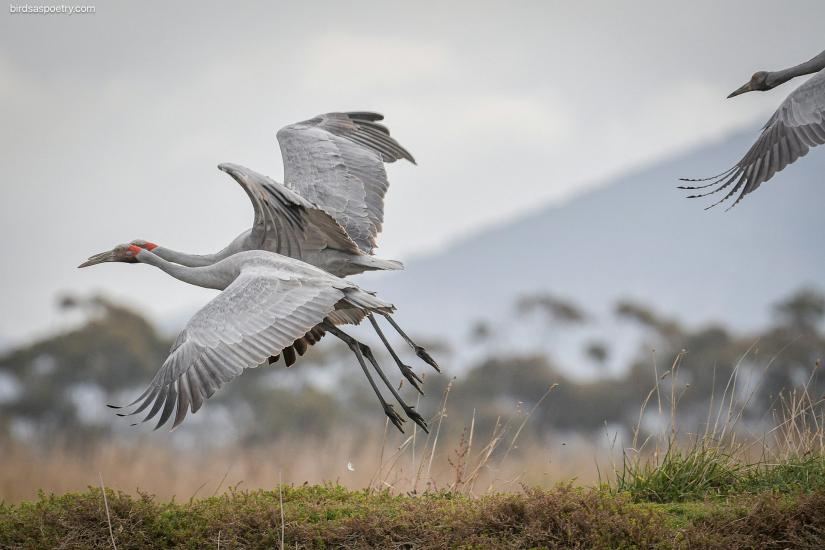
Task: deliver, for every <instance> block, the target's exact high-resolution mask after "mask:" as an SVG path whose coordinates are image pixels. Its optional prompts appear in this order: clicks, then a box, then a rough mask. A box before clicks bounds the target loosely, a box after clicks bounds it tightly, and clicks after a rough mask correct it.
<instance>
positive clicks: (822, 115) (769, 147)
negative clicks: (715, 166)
mask: <svg viewBox="0 0 825 550" xmlns="http://www.w3.org/2000/svg"><path fill="white" fill-rule="evenodd" d="M812 73H816V74H814V76H812V77H811V78H809V79H808V80H807V81H805V82H804V83H803V84H802V85H800V86H799V87H798V88H796V89H795V90H794V91H792V92H791V93H790V95H788V97H787V98H785V101H783V102H782V104H781V105H780V106H779V109H777V110H776V112H775V113H774V114H773V116H771V118H770V119H769V120H768V122H767V123H766V124H765V126H764V127H763V128H762V134H761V135H760V136H759V139H757V140H756V143H754V144H753V146H752V147H751V148H750V150H748V152H747V153H745V156H744V157H742V159H741V160H740V161H739V162H738V163H736V165H735V166H733V167H732V168H730V169H729V170H726V171H725V172H722V173H721V174H718V175H716V176H713V177H711V178H703V179H682V181H687V182H708V183H703V184H702V185H692V186H680V189H691V190H697V189H708V188H711V189H710V190H708V191H706V192H701V193H699V194H695V195H691V196H690V197H689V198H698V197H706V196H708V195H712V194H714V193H718V192H720V191H723V190H725V189H728V188H730V190H729V191H728V192H727V193H726V194H725V195H724V196H723V197H722V198H721V199H720V200H719V201H718V202H715V203H713V204H711V205H710V206H708V207H707V208H711V207H713V206H716V205H717V204H719V203H722V202H725V201H726V200H728V199H730V198H731V197H733V196H734V195H736V193H739V196H738V197H737V198H736V200H735V201H734V202H733V204H732V205H731V206H730V208H733V207H734V206H736V205H737V204H738V203H739V201H741V200H742V199H743V198H744V197H745V195H747V194H748V193H751V192H753V191H754V190H756V189H757V188H758V187H759V186H760V185H761V184H762V183H764V182H766V181H768V180H769V179H771V178H772V177H773V176H774V174H776V173H777V172H779V171H780V170H782V169H784V168H785V167H786V166H787V165H789V164H791V163H793V162H795V161H796V160H797V159H799V158H800V157H803V156H805V155H806V154H808V151H809V150H810V149H811V148H812V147H816V146H817V145H822V144H823V143H825V51H823V52H822V53H820V54H819V55H817V56H816V57H814V58H813V59H810V60H809V61H806V62H805V63H801V64H799V65H796V66H794V67H791V68H789V69H784V70H781V71H758V72H756V73H754V75H753V76H752V77H751V79H750V80H749V81H748V82H747V83H745V84H744V85H743V86H742V87H740V88H739V89H737V90H736V91H734V92H733V93H731V94H730V95H729V96H728V98H731V97H735V96H738V95H740V94H744V93H745V92H752V91H766V90H771V89H773V88H776V87H777V86H779V85H780V84H783V83H785V82H787V81H788V80H791V79H792V78H796V77H798V76H802V75H806V74H812Z"/></svg>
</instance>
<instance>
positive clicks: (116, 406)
mask: <svg viewBox="0 0 825 550" xmlns="http://www.w3.org/2000/svg"><path fill="white" fill-rule="evenodd" d="M106 406H107V407H109V408H110V409H122V408H123V407H122V406H121V405H112V404H111V403H106Z"/></svg>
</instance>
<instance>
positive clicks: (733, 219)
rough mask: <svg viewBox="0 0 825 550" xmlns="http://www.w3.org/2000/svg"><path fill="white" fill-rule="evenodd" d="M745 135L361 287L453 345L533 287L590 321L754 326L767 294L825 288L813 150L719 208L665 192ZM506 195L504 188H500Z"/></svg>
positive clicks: (822, 186)
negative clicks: (612, 314) (590, 315)
mask: <svg viewBox="0 0 825 550" xmlns="http://www.w3.org/2000/svg"><path fill="white" fill-rule="evenodd" d="M757 134H758V130H756V129H752V130H750V131H746V132H742V133H740V134H737V135H736V136H733V137H731V138H730V139H727V140H723V141H721V142H714V143H709V144H708V145H707V146H704V147H702V148H700V149H697V150H694V151H692V152H689V153H687V154H683V155H679V156H676V157H674V158H670V159H668V160H665V161H662V162H659V163H657V164H655V165H652V166H650V167H649V168H645V169H642V170H638V171H635V172H633V173H629V174H627V175H624V176H622V177H617V178H615V179H613V180H610V181H606V182H605V183H604V185H602V186H600V187H599V188H597V189H595V190H592V191H589V192H587V193H584V194H582V195H580V196H577V197H575V198H573V199H571V200H569V201H567V202H565V203H563V204H558V205H552V206H547V207H545V208H542V209H540V210H538V211H536V212H534V213H532V214H529V215H526V216H524V217H522V218H520V219H517V220H515V221H512V222H510V223H506V224H503V225H500V226H498V227H494V228H490V229H488V230H485V231H482V232H480V233H478V234H476V235H474V236H472V237H470V238H467V239H464V240H461V241H459V242H456V243H454V244H453V245H452V246H449V247H448V249H446V250H444V251H443V252H440V253H437V254H434V255H431V256H426V257H421V258H418V259H413V260H412V261H408V262H407V269H406V271H404V272H400V273H390V274H378V275H368V276H365V278H364V279H362V281H363V282H364V284H365V286H367V287H368V288H371V289H375V290H377V291H379V292H380V293H381V294H382V296H383V297H384V298H386V299H389V300H391V301H393V302H394V303H396V304H398V305H399V306H401V307H400V312H399V319H403V322H404V323H405V325H406V326H408V327H410V329H411V331H413V332H415V333H417V334H422V335H437V336H441V337H446V338H448V339H450V340H455V339H456V338H459V337H465V336H466V335H467V332H468V330H469V327H470V325H471V323H472V322H473V321H474V320H476V319H481V318H486V319H493V320H495V319H496V318H497V317H501V316H503V315H504V314H508V315H509V314H511V312H512V304H513V301H514V300H515V299H516V297H518V296H519V295H522V294H524V293H527V292H533V291H536V290H546V291H548V292H551V293H553V294H555V295H558V296H561V297H564V298H567V299H570V300H572V301H574V302H576V303H579V304H580V305H582V306H583V307H584V308H586V309H588V310H590V311H592V312H594V313H596V314H607V313H608V312H609V311H610V308H612V306H613V304H614V303H615V301H616V300H617V299H620V298H633V299H637V300H639V301H641V302H643V303H645V304H648V305H650V306H651V307H653V308H654V309H655V310H657V311H660V312H662V313H665V314H668V315H673V316H676V317H677V318H678V319H679V320H681V321H683V322H687V323H690V324H699V323H706V322H710V321H722V322H724V323H726V324H728V325H730V326H732V327H734V328H738V329H751V328H757V327H761V326H763V325H764V324H765V322H766V321H767V320H768V318H769V317H768V316H769V315H770V310H769V305H770V304H772V303H774V302H776V301H777V300H778V299H779V298H781V297H784V296H786V295H788V294H789V293H790V292H792V291H793V290H796V289H798V288H799V287H800V286H803V285H813V286H818V287H819V288H825V246H823V237H825V182H823V181H822V180H823V175H825V150H814V151H812V152H811V153H810V154H809V155H808V156H807V157H806V158H804V159H802V160H801V161H800V162H798V163H797V164H795V165H793V166H791V167H789V168H787V169H786V170H785V171H783V172H781V173H779V174H778V175H777V176H775V177H774V179H773V180H771V181H770V182H768V183H767V184H764V185H763V186H762V188H760V189H759V190H758V191H757V192H755V193H753V194H751V195H749V196H748V198H747V199H746V200H745V201H743V202H742V203H740V204H739V205H738V206H737V207H736V208H734V209H733V210H731V211H729V212H725V211H724V206H722V207H721V208H720V207H716V208H714V209H712V210H710V211H707V212H705V211H703V207H704V206H706V205H707V204H709V201H708V200H707V199H702V200H699V199H696V200H687V199H684V198H683V196H684V195H685V194H686V193H684V192H682V191H680V190H677V189H675V187H676V185H678V181H677V178H678V177H680V176H689V177H690V176H692V177H700V176H706V175H709V174H714V173H718V172H721V171H722V170H723V169H725V168H728V167H729V166H731V165H732V164H733V163H734V162H736V161H737V160H738V159H739V158H740V157H741V156H742V154H743V153H744V152H745V151H746V150H747V148H748V147H749V146H750V145H751V143H752V142H753V140H754V139H755V138H756V136H757ZM593 155H594V156H595V157H597V156H598V151H594V152H593ZM517 187H518V186H517V182H511V186H510V187H509V188H507V189H502V190H501V191H502V192H512V191H513V190H514V189H517ZM466 207H467V208H471V207H472V206H471V205H470V204H468V205H466ZM431 223H438V220H432V221H431Z"/></svg>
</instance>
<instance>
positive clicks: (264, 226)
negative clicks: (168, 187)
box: [136, 112, 415, 277]
mask: <svg viewBox="0 0 825 550" xmlns="http://www.w3.org/2000/svg"><path fill="white" fill-rule="evenodd" d="M383 118H384V117H383V116H382V115H380V114H377V113H370V112H349V113H327V114H324V115H318V116H316V117H314V118H311V119H309V120H306V121H303V122H299V123H296V124H291V125H289V126H285V127H284V128H281V129H280V130H279V131H278V133H277V137H278V143H279V144H280V147H281V154H282V156H283V164H284V183H283V184H281V183H278V182H276V181H274V180H272V179H270V178H268V177H266V176H264V175H262V174H258V173H257V172H255V171H253V170H250V169H249V168H245V167H243V166H239V165H237V164H228V163H227V164H221V165H219V166H218V168H219V169H220V170H222V171H224V172H226V173H227V174H229V175H230V176H232V178H233V179H235V181H237V182H238V183H239V184H240V185H241V187H242V188H243V190H244V191H245V192H246V194H247V196H248V197H249V199H250V201H251V202H252V206H253V210H254V220H253V224H252V227H251V228H250V229H248V230H247V231H244V232H243V233H241V234H240V235H238V237H236V238H235V239H234V240H233V241H232V242H231V243H229V245H227V246H226V247H225V248H223V249H222V250H220V251H219V252H216V253H214V254H189V253H185V252H178V251H175V250H172V249H169V248H166V247H159V246H157V245H155V244H154V243H150V242H147V241H136V244H139V243H145V245H148V246H149V248H151V249H152V251H153V252H154V253H155V255H157V256H160V257H161V258H163V259H165V260H168V261H171V262H175V263H178V264H181V265H185V266H189V267H201V266H205V265H210V264H213V263H215V262H218V261H220V260H223V259H224V258H228V257H229V256H231V255H232V254H235V253H237V252H241V251H243V250H269V251H271V252H276V253H278V254H283V255H285V256H289V257H292V258H296V259H299V260H303V261H305V262H308V263H310V264H312V265H315V266H317V267H320V268H321V269H324V270H326V271H329V272H330V273H333V274H334V275H338V276H339V277H345V276H347V275H355V274H357V273H362V272H363V271H368V270H382V269H401V268H402V267H403V266H402V264H401V263H400V262H396V261H391V260H381V259H378V258H375V257H373V256H372V254H373V252H374V250H375V246H376V238H377V236H378V233H379V232H380V231H381V228H382V224H383V220H384V196H385V194H386V192H387V188H388V187H389V182H388V181H387V173H386V171H385V169H384V163H390V162H395V161H396V160H399V159H406V160H408V161H410V162H412V163H415V159H414V158H413V157H412V155H411V154H410V153H409V152H408V151H407V150H406V149H404V148H403V147H402V146H401V145H400V144H399V143H398V142H397V141H396V140H395V139H393V138H392V137H391V136H390V132H389V130H388V129H387V128H386V127H385V126H384V125H382V124H380V123H379V122H378V121H380V120H383Z"/></svg>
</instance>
